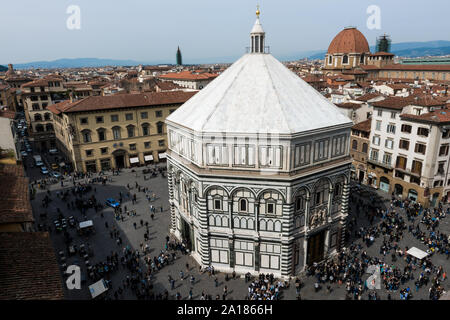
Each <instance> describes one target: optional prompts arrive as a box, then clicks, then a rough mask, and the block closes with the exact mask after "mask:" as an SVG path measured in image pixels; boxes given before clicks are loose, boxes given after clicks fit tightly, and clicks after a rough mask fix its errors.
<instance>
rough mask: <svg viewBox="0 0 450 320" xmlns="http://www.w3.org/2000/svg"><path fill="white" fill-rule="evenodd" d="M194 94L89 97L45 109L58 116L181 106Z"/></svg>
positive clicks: (167, 92) (180, 92) (174, 93)
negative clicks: (108, 110) (158, 106)
mask: <svg viewBox="0 0 450 320" xmlns="http://www.w3.org/2000/svg"><path fill="white" fill-rule="evenodd" d="M196 93H197V91H194V92H185V91H165V92H148V93H140V94H120V95H112V96H91V97H87V98H85V99H82V100H79V101H75V102H72V103H70V102H69V103H68V102H67V101H63V102H61V103H58V104H56V105H51V106H49V107H47V109H49V110H50V111H52V112H54V113H56V114H58V112H82V111H92V110H106V109H118V108H129V107H143V106H157V105H167V104H182V103H185V102H186V101H187V100H189V99H190V98H191V97H192V96H193V95H195V94H196Z"/></svg>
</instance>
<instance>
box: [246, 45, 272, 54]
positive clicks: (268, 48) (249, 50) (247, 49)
mask: <svg viewBox="0 0 450 320" xmlns="http://www.w3.org/2000/svg"><path fill="white" fill-rule="evenodd" d="M250 52H252V47H245V53H250ZM257 53H270V46H265V47H264V52H257Z"/></svg>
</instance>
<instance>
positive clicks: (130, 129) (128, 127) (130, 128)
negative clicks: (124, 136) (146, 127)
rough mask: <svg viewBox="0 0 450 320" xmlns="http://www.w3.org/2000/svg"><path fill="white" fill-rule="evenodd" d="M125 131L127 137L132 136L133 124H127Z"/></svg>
mask: <svg viewBox="0 0 450 320" xmlns="http://www.w3.org/2000/svg"><path fill="white" fill-rule="evenodd" d="M127 132H128V138H133V137H134V126H133V125H129V126H127Z"/></svg>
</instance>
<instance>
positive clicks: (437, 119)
mask: <svg viewBox="0 0 450 320" xmlns="http://www.w3.org/2000/svg"><path fill="white" fill-rule="evenodd" d="M400 118H402V119H405V120H412V121H414V120H415V121H419V122H431V123H450V110H448V109H442V110H435V111H432V112H427V113H424V114H421V115H415V114H401V115H400Z"/></svg>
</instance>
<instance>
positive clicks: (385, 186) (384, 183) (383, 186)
mask: <svg viewBox="0 0 450 320" xmlns="http://www.w3.org/2000/svg"><path fill="white" fill-rule="evenodd" d="M380 190H383V191H384V192H389V179H388V178H386V177H381V178H380Z"/></svg>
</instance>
